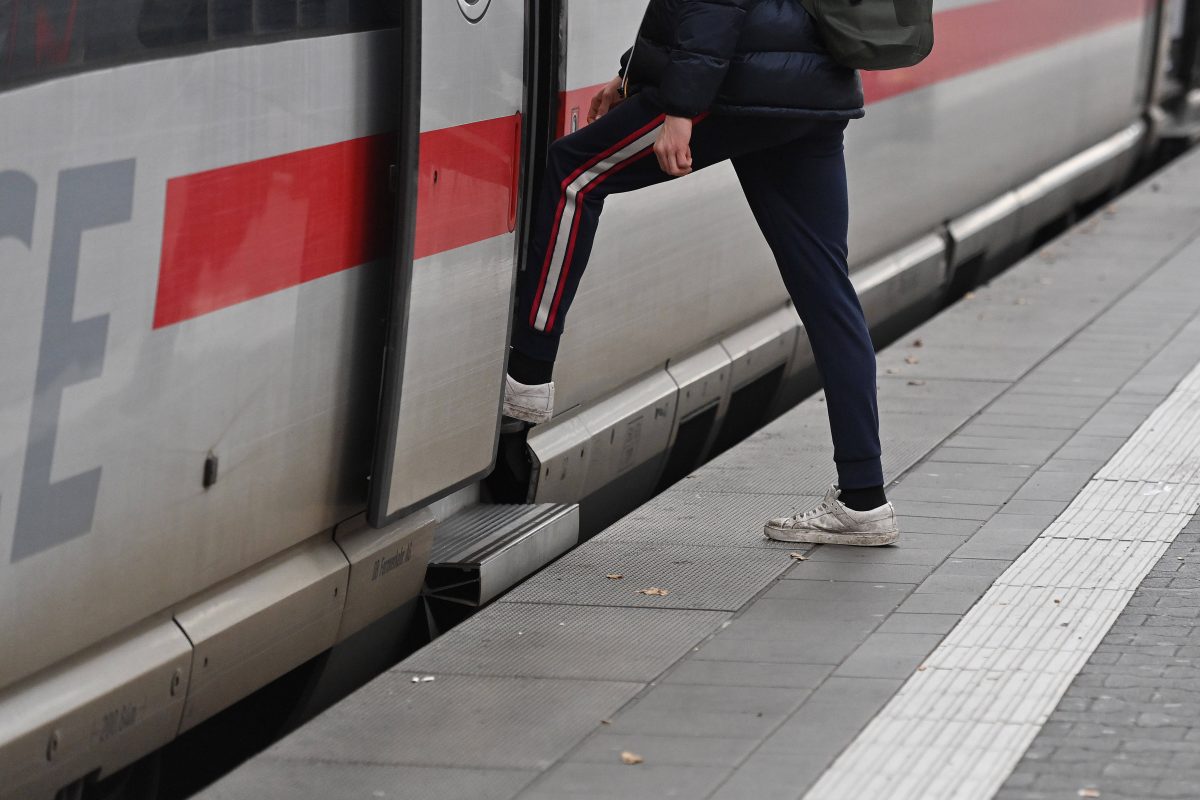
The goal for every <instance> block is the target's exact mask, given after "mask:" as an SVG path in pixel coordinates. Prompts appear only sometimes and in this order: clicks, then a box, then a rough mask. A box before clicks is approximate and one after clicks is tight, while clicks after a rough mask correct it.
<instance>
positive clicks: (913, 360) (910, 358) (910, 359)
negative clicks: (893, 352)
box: [904, 356, 921, 364]
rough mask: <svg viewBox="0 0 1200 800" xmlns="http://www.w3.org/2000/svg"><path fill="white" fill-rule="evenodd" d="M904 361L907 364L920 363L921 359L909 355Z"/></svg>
mask: <svg viewBox="0 0 1200 800" xmlns="http://www.w3.org/2000/svg"><path fill="white" fill-rule="evenodd" d="M904 363H905V364H920V363H921V359H919V358H917V357H916V356H908V357H907V358H905V359H904Z"/></svg>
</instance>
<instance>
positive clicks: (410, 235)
mask: <svg viewBox="0 0 1200 800" xmlns="http://www.w3.org/2000/svg"><path fill="white" fill-rule="evenodd" d="M421 10H422V0H407V2H405V3H402V4H401V10H400V12H399V13H400V15H401V18H400V29H401V44H400V97H399V98H398V100H399V103H400V114H399V120H400V123H399V131H398V132H397V137H396V139H397V143H396V151H395V156H394V157H395V163H393V164H391V165H390V167H389V171H390V174H389V183H390V185H391V188H392V191H393V193H394V196H395V204H394V207H393V208H394V210H393V215H394V219H395V236H394V241H393V248H392V267H393V269H392V276H393V279H392V284H391V289H390V293H391V297H390V298H389V299H388V310H387V323H386V324H387V330H386V333H385V339H384V349H383V359H382V365H381V366H382V369H383V381H382V385H381V388H380V396H379V408H378V411H377V414H376V419H377V420H378V422H379V424H378V427H377V431H378V435H377V436H376V441H375V452H374V456H373V468H372V470H371V478H370V488H369V493H368V500H367V519H368V521H369V522H370V524H371V525H374V526H376V527H382V526H383V525H386V524H388V523H389V522H391V521H393V520H394V519H395V518H398V517H400V516H402V514H400V513H394V512H393V511H391V509H390V503H389V499H390V497H389V495H390V487H391V485H392V469H393V459H392V454H393V452H394V450H395V447H396V439H397V435H398V429H397V426H396V425H395V424H394V420H395V418H396V415H397V413H398V411H399V407H400V392H401V389H402V384H403V382H404V353H405V349H404V341H405V339H406V337H407V333H408V316H409V315H408V313H407V308H408V300H409V295H410V291H411V288H412V272H413V257H414V253H415V244H416V233H417V213H416V206H417V180H418V163H419V160H420V147H421V21H422V15H421Z"/></svg>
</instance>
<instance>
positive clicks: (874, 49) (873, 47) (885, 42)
mask: <svg viewBox="0 0 1200 800" xmlns="http://www.w3.org/2000/svg"><path fill="white" fill-rule="evenodd" d="M800 2H801V5H803V6H804V8H805V10H807V11H808V13H809V14H811V15H812V16H813V18H814V19H815V20H816V21H817V27H818V28H819V29H820V31H821V35H822V37H823V38H824V40H825V47H826V48H827V49H828V50H829V54H830V55H831V56H832V57H833V59H834V60H835V61H837V62H838V63H839V64H844V65H845V66H847V67H853V68H855V69H871V70H881V69H899V68H901V67H911V66H913V65H914V64H917V63H919V62H920V61H921V60H922V59H924V58H925V56H927V55H929V52H930V51H931V50H933V0H800Z"/></svg>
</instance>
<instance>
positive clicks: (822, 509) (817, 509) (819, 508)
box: [792, 499, 833, 522]
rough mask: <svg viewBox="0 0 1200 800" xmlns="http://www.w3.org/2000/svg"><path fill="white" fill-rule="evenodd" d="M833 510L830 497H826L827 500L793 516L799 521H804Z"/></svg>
mask: <svg viewBox="0 0 1200 800" xmlns="http://www.w3.org/2000/svg"><path fill="white" fill-rule="evenodd" d="M831 511H833V505H832V504H831V503H830V502H829V500H828V499H825V500H822V501H821V502H819V503H817V504H816V505H815V506H813V507H812V508H810V509H809V510H808V511H805V512H804V513H802V514H797V515H795V516H794V517H792V519H794V520H796V521H797V522H803V521H804V520H806V519H812V518H813V517H819V516H821V515H822V514H828V513H829V512H831Z"/></svg>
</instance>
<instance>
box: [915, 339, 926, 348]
mask: <svg viewBox="0 0 1200 800" xmlns="http://www.w3.org/2000/svg"><path fill="white" fill-rule="evenodd" d="M912 346H913V347H924V346H925V342H924V341H923V340H921V339H913V343H912Z"/></svg>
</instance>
